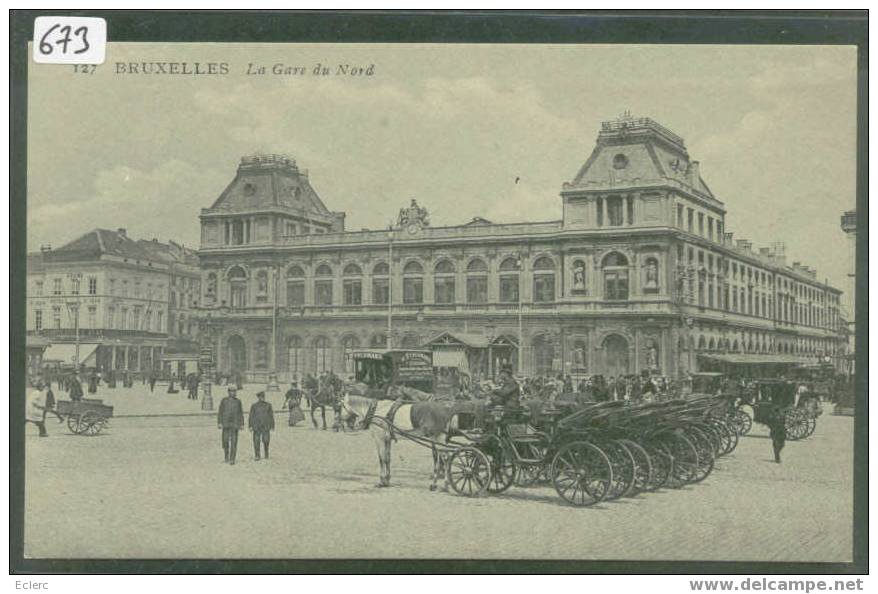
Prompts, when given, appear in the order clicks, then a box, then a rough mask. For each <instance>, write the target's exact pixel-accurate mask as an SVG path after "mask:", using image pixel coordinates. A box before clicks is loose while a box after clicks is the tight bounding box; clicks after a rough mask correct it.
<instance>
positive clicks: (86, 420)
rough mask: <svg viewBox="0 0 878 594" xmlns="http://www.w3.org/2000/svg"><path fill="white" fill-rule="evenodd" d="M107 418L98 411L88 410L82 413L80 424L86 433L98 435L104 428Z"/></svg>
mask: <svg viewBox="0 0 878 594" xmlns="http://www.w3.org/2000/svg"><path fill="white" fill-rule="evenodd" d="M105 422H106V420H105V419H104V417H102V416H101V415H99V414H98V413H96V412H91V411H89V412H87V413H85V414H83V415H82V419H81V420H80V426H81V427H82V433H83V434H84V435H97V434H98V433H100V432H101V430H103V428H104V423H105Z"/></svg>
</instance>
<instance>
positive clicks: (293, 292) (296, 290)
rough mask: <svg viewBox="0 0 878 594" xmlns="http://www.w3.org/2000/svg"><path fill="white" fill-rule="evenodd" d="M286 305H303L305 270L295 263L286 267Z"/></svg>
mask: <svg viewBox="0 0 878 594" xmlns="http://www.w3.org/2000/svg"><path fill="white" fill-rule="evenodd" d="M287 305H288V306H290V307H302V306H303V305H305V271H304V270H302V267H301V266H296V265H295V264H294V265H292V266H290V267H289V268H287Z"/></svg>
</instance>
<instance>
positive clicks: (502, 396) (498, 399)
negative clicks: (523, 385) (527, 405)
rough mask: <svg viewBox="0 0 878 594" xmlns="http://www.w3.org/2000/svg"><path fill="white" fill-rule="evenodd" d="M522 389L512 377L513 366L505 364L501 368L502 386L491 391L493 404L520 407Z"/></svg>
mask: <svg viewBox="0 0 878 594" xmlns="http://www.w3.org/2000/svg"><path fill="white" fill-rule="evenodd" d="M520 395H521V390H520V389H519V387H518V382H516V381H515V379H514V378H513V377H512V368H511V367H508V366H504V367H503V369H501V370H500V387H499V388H496V389H495V390H494V391H493V392H491V406H503V407H506V408H518V406H519V402H518V398H519V397H520Z"/></svg>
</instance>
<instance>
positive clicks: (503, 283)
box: [500, 274, 518, 303]
mask: <svg viewBox="0 0 878 594" xmlns="http://www.w3.org/2000/svg"><path fill="white" fill-rule="evenodd" d="M500 301H501V302H502V303H518V275H517V274H508V275H505V276H501V277H500Z"/></svg>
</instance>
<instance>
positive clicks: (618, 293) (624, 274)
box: [601, 252, 628, 301]
mask: <svg viewBox="0 0 878 594" xmlns="http://www.w3.org/2000/svg"><path fill="white" fill-rule="evenodd" d="M601 268H602V270H603V274H604V299H607V300H610V301H627V299H628V259H627V258H626V257H625V256H623V255H622V254H620V253H619V252H610V253H609V254H607V255H606V256H604V260H603V262H602V263H601Z"/></svg>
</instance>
